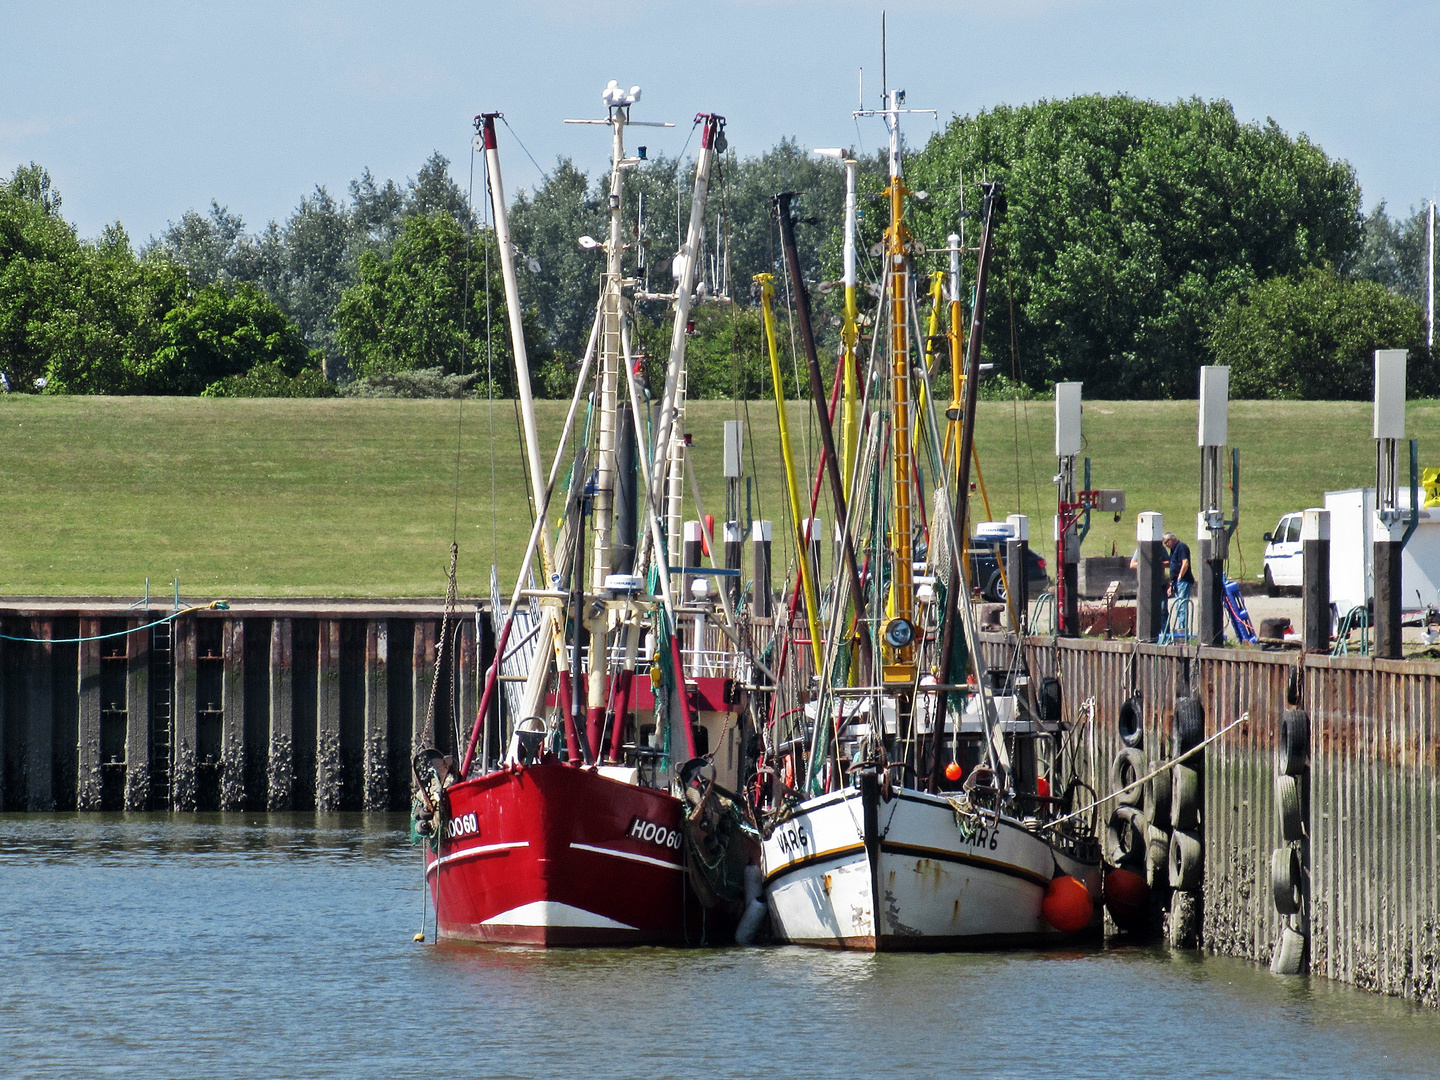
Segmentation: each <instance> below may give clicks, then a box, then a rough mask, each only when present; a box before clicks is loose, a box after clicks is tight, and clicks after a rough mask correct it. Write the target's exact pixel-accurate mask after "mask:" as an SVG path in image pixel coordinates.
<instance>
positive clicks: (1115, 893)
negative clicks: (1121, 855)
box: [1105, 867, 1150, 930]
mask: <svg viewBox="0 0 1440 1080" xmlns="http://www.w3.org/2000/svg"><path fill="white" fill-rule="evenodd" d="M1105 907H1106V910H1108V911H1109V912H1110V917H1111V918H1112V919H1114V920H1115V925H1116V926H1118V927H1120V929H1122V930H1137V929H1139V928H1141V927H1143V926H1144V925H1145V923H1146V921H1147V919H1148V918H1149V915H1150V886H1149V885H1148V884H1147V883H1146V881H1145V875H1144V874H1139V873H1136V872H1135V871H1134V870H1126V869H1125V868H1124V867H1117V868H1116V869H1114V870H1107V871H1106V872H1105Z"/></svg>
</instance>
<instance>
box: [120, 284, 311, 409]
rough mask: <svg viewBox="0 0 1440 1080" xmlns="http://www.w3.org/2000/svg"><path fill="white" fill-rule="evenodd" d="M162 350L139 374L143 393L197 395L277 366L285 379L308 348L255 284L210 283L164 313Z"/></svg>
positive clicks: (305, 360)
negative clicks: (230, 378) (226, 381)
mask: <svg viewBox="0 0 1440 1080" xmlns="http://www.w3.org/2000/svg"><path fill="white" fill-rule="evenodd" d="M159 341H160V347H159V348H158V349H156V351H155V353H154V355H153V356H152V357H150V358H149V359H148V360H146V361H144V362H142V363H141V364H140V365H139V368H138V370H137V371H136V376H137V382H138V383H139V387H140V388H141V390H142V392H144V393H152V394H199V393H200V392H201V391H203V390H204V389H206V387H208V386H210V385H211V384H212V383H216V382H219V381H220V380H222V379H225V378H227V377H228V376H233V375H243V374H245V373H246V372H249V371H251V370H252V369H253V368H255V367H257V366H259V365H265V364H273V365H275V366H276V367H277V368H278V369H279V370H280V371H281V372H283V373H284V374H285V375H287V376H295V375H298V374H300V373H301V372H302V371H303V370H304V369H305V368H306V367H307V365H309V364H310V363H311V359H312V358H311V354H310V350H309V349H307V348H306V347H305V340H304V338H302V337H301V336H300V332H299V330H298V329H297V328H296V326H295V324H294V323H292V322H291V321H290V320H289V319H288V318H286V316H285V313H284V312H283V311H281V310H280V308H279V306H278V305H277V304H276V303H275V302H274V301H273V300H271V299H269V297H267V296H265V294H264V293H262V292H260V291H259V290H258V289H256V288H255V287H254V286H252V285H246V284H240V285H236V286H234V287H233V289H231V288H227V287H226V286H225V285H222V284H220V283H216V284H214V285H207V286H206V287H205V288H203V289H201V290H200V291H199V292H197V293H195V294H194V295H193V296H191V297H187V298H186V299H185V300H184V301H183V302H181V303H179V304H177V305H176V306H175V307H173V308H171V309H170V310H169V311H168V312H166V313H165V317H164V319H163V320H162V321H161V326H160V334H159Z"/></svg>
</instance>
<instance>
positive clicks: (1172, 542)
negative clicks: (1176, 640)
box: [1160, 532, 1195, 637]
mask: <svg viewBox="0 0 1440 1080" xmlns="http://www.w3.org/2000/svg"><path fill="white" fill-rule="evenodd" d="M1160 542H1161V543H1162V544H1164V545H1165V550H1166V551H1168V552H1169V553H1170V584H1169V587H1168V588H1167V589H1166V591H1167V592H1168V593H1169V594H1170V595H1171V596H1173V597H1174V598H1175V601H1176V603H1177V604H1182V605H1183V604H1184V603H1185V602H1186V601H1188V600H1189V599H1190V590H1191V589H1192V588H1193V587H1194V585H1195V575H1194V574H1192V573H1191V572H1190V548H1189V546H1188V545H1186V544H1185V543H1183V542H1181V540H1180V539H1179V537H1177V536H1176V535H1175V534H1174V533H1172V532H1167V533H1166V534H1165V535H1164V537H1162V538H1161V541H1160ZM1188 613H1189V608H1188V607H1185V606H1182V607H1180V608H1179V609H1178V610H1177V612H1176V622H1175V625H1174V626H1172V627H1171V630H1172V632H1173V633H1174V634H1175V635H1176V636H1177V637H1188V636H1189V634H1190V627H1189V626H1188V625H1187V624H1188V621H1189V620H1188V619H1187V618H1186V616H1187V614H1188Z"/></svg>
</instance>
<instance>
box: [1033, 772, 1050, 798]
mask: <svg viewBox="0 0 1440 1080" xmlns="http://www.w3.org/2000/svg"><path fill="white" fill-rule="evenodd" d="M1035 794H1036V795H1039V796H1040V797H1041V798H1042V799H1048V798H1049V797H1050V781H1049V780H1046V779H1045V777H1043V776H1042V777H1040V778H1039V779H1038V780H1036V781H1035Z"/></svg>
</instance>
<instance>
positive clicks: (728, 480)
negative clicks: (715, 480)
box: [722, 420, 745, 610]
mask: <svg viewBox="0 0 1440 1080" xmlns="http://www.w3.org/2000/svg"><path fill="white" fill-rule="evenodd" d="M744 449H745V429H744V427H743V426H741V423H740V421H739V420H726V421H725V442H724V451H723V462H722V464H723V465H724V467H725V529H724V532H725V569H727V570H733V571H735V574H734V576H733V577H727V578H726V579H725V582H724V587H725V591H726V592H727V593H728V595H729V597H730V607H731V610H734V609H735V608H736V607H738V606H739V604H740V548H741V546H742V538H743V536H744V531H743V530H742V528H741V526H740V480H741V478H742V477H743V476H744V475H745V468H744V460H745V455H744Z"/></svg>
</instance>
